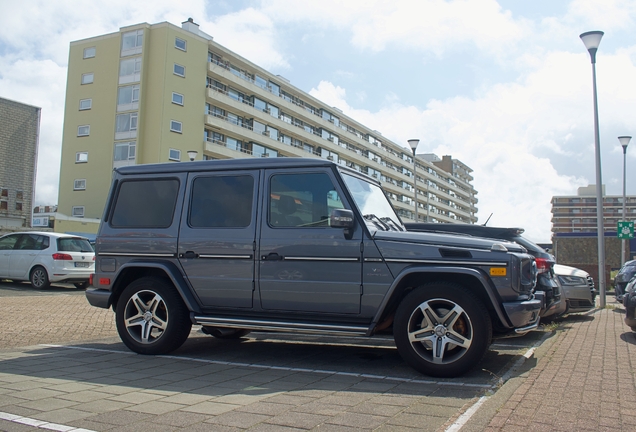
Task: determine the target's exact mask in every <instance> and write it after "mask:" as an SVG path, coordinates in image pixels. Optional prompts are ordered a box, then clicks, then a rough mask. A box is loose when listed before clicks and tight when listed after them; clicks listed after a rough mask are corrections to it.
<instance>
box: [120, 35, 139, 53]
mask: <svg viewBox="0 0 636 432" xmlns="http://www.w3.org/2000/svg"><path fill="white" fill-rule="evenodd" d="M143 39H144V31H143V30H135V31H131V32H127V33H124V34H123V35H122V36H121V55H122V56H127V55H133V54H139V53H140V52H141V46H142V43H143Z"/></svg>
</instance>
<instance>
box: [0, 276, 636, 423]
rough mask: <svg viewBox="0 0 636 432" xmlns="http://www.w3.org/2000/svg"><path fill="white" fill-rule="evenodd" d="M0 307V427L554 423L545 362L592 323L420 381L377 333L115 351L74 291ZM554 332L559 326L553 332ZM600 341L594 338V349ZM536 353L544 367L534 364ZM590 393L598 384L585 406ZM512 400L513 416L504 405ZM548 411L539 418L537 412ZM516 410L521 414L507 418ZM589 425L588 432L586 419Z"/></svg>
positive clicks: (29, 294)
mask: <svg viewBox="0 0 636 432" xmlns="http://www.w3.org/2000/svg"><path fill="white" fill-rule="evenodd" d="M0 304H1V308H0V309H1V310H2V314H0V324H1V326H2V330H3V331H2V332H1V333H0V430H8V431H13V430H16V431H17V430H19V431H23V430H44V429H49V430H51V429H53V430H93V431H102V430H108V431H111V430H112V431H126V430H160V431H163V430H165V431H172V430H195V431H196V430H206V431H207V430H228V431H233V430H245V429H249V430H255V431H260V430H314V429H315V430H342V431H346V430H425V431H426V430H431V431H438V430H439V431H443V430H459V427H460V426H462V425H463V428H462V430H483V429H484V428H486V427H488V426H489V425H490V427H491V428H493V427H494V429H492V430H498V429H497V427H496V426H497V425H498V424H500V423H501V425H500V426H501V427H502V428H503V429H505V428H507V427H510V426H514V425H515V422H518V421H519V419H522V420H523V421H525V422H526V423H524V424H525V425H526V428H527V429H526V430H533V429H532V428H530V425H531V424H532V423H531V422H532V419H533V418H535V417H536V418H539V420H541V419H542V418H545V419H552V420H553V422H556V423H554V424H557V423H558V421H559V419H558V417H555V415H556V413H558V412H561V409H560V408H559V409H557V405H558V404H559V403H560V402H559V401H558V398H556V399H555V396H558V395H559V394H560V395H561V396H559V397H560V398H562V399H563V398H564V397H567V396H564V395H563V388H562V387H564V386H569V385H571V384H570V383H571V381H570V378H571V377H569V376H568V379H567V380H565V381H564V379H563V378H562V379H559V377H558V374H557V375H555V373H553V372H549V371H550V369H551V367H554V366H555V364H556V363H554V362H552V359H554V360H555V361H557V362H559V361H560V362H565V361H566V360H565V357H563V356H562V355H561V356H559V355H558V353H559V351H558V350H559V349H561V350H562V349H563V346H564V344H566V343H569V342H568V339H567V336H566V335H568V334H572V335H574V334H576V335H578V336H577V337H578V338H580V337H581V336H582V333H581V332H583V329H585V328H587V327H589V326H590V325H592V324H593V323H594V322H598V321H599V320H598V318H600V316H599V317H597V316H594V315H593V314H590V315H588V316H585V315H574V316H571V317H568V318H565V319H563V320H562V321H561V322H559V323H557V324H555V325H553V326H549V327H548V328H543V330H542V331H534V332H531V333H529V334H528V335H526V336H524V337H520V338H513V339H504V340H498V341H495V343H493V345H492V346H491V349H490V351H489V353H488V354H487V356H486V358H485V359H484V361H483V362H482V363H481V364H480V365H479V366H478V367H477V368H476V369H475V370H474V371H472V372H471V373H469V374H467V375H464V376H462V377H460V378H454V379H433V378H430V377H427V376H424V375H421V374H419V373H417V372H415V371H413V370H412V369H411V368H410V367H408V366H407V365H406V364H405V363H404V362H403V361H402V359H401V358H400V356H399V355H398V353H397V350H396V349H395V346H394V345H393V342H392V340H391V339H386V338H381V339H376V338H373V339H368V338H347V339H343V338H330V337H322V336H320V337H317V336H298V335H288V334H280V333H260V332H254V333H251V334H249V335H248V336H247V337H246V338H244V339H242V340H238V341H231V340H230V341H228V340H219V339H215V338H213V337H211V336H207V335H205V334H203V333H201V332H200V331H199V329H198V328H193V331H192V334H191V336H190V338H189V339H188V341H187V342H186V343H185V344H184V345H183V346H182V347H181V348H180V349H179V350H177V351H175V352H173V353H172V354H171V355H166V356H155V357H147V356H140V355H136V354H133V353H131V352H130V351H129V350H128V349H126V348H125V347H124V346H123V344H122V343H121V342H120V340H119V338H118V336H117V334H116V330H115V326H114V319H113V314H112V312H111V311H109V310H108V311H107V310H100V309H97V308H93V307H90V306H89V305H88V303H87V302H86V299H85V298H84V293H83V291H81V290H76V289H75V288H73V287H72V286H57V287H52V288H51V289H49V290H47V291H45V292H43V291H37V290H34V289H33V288H32V287H31V286H30V285H29V284H7V283H3V284H1V285H0ZM601 312H602V314H604V315H603V316H605V315H607V316H608V317H609V318H611V319H612V320H613V321H612V322H618V324H616V323H615V324H613V326H614V327H615V330H616V331H619V332H620V331H623V330H627V329H626V328H621V327H620V321H617V319H616V317H615V316H616V315H620V311H618V310H610V309H607V310H602V311H601ZM618 319H619V320H620V317H618ZM608 322H609V321H608ZM557 325H560V328H561V329H562V331H561V330H558V331H554V330H555V328H556V327H557ZM623 327H624V325H623ZM570 332H572V333H570ZM588 333H589V334H588ZM590 335H591V331H589V330H585V336H586V337H590ZM630 337H631V338H632V339H633V336H631V333H630V332H626V331H625V332H624V333H622V334H621V336H620V337H618V338H617V339H618V340H617V341H616V343H614V345H615V346H614V358H613V359H607V362H605V361H604V360H603V359H604V357H603V356H604V353H602V352H600V353H599V352H597V353H594V354H591V355H592V357H590V358H592V359H597V360H599V359H601V360H603V364H611V363H610V362H614V361H616V360H617V359H619V358H622V356H623V353H626V354H628V353H629V350H633V349H634V342H636V341H630ZM561 339H563V340H562V341H561V342H559V341H560V340H561ZM555 342H556V343H555ZM610 342H611V340H609V339H608V340H607V341H604V345H605V347H606V348H610ZM578 345H585V344H581V343H579V344H578ZM573 346H575V345H573V344H572V343H569V345H568V346H567V348H568V349H570V350H571V349H574V348H572V347H573ZM625 348H627V350H625ZM579 349H581V348H580V347H579ZM524 355H525V357H524ZM582 357H583V356H582V355H581V354H577V358H582ZM543 358H547V360H546V361H547V362H548V363H542V364H543V366H541V367H537V365H538V364H539V363H538V362H539V360H541V359H543ZM627 361H629V359H627ZM568 363H572V362H568ZM572 367H573V365H572ZM603 367H604V368H605V366H603ZM602 370H604V369H602ZM595 371H596V372H598V368H597V369H594V370H592V369H588V370H587V371H577V370H576V369H574V370H572V369H570V370H569V373H570V374H575V375H576V374H578V375H577V376H578V377H579V378H580V383H581V386H584V385H585V386H584V387H581V390H582V391H583V389H586V388H587V384H585V383H586V381H587V379H588V378H589V377H588V376H587V374H588V373H590V374H592V375H594V373H596V372H595ZM539 372H540V374H539V375H537V376H536V377H534V378H533V376H534V375H533V374H536V373H539ZM608 372H609V371H608ZM546 378H547V381H546ZM595 379H596V380H597V381H596V384H597V385H598V386H599V388H600V387H604V386H605V385H603V386H601V385H600V381H599V380H600V377H596V378H595ZM614 381H616V379H615V380H614ZM627 381H628V382H627V383H626V384H625V385H631V389H632V390H631V394H630V395H629V397H628V398H627V399H626V400H627V401H629V400H631V399H630V397H633V395H634V394H636V392H634V391H633V388H634V381H633V377H632V376H630V378H629V379H628V380H627ZM528 382H530V383H542V384H541V385H545V386H546V387H545V389H544V393H545V394H544V397H543V398H539V399H541V400H543V402H541V400H540V401H538V402H537V401H536V400H535V399H536V398H534V397H532V387H528V385H529V384H528ZM520 391H523V392H524V395H526V396H525V397H526V398H529V399H530V400H531V402H534V403H536V408H535V409H534V410H533V411H532V412H533V413H534V414H533V415H530V411H529V410H528V408H527V407H524V406H525V405H522V404H526V403H529V402H526V400H525V399H524V398H519V397H516V395H517V393H519V392H520ZM585 391H587V390H585ZM582 394H589V393H585V392H583V393H582ZM602 394H603V393H602V389H600V390H599V393H598V394H597V395H596V396H598V398H599V399H597V400H600V395H602ZM528 395H530V396H528ZM577 397H578V395H577ZM612 397H613V398H614V399H616V405H615V406H613V407H612V408H611V410H612V412H614V411H617V412H618V413H620V407H619V408H616V407H617V406H619V405H620V404H618V399H617V398H615V397H614V396H612ZM515 399H518V400H517V401H516V403H517V404H519V406H520V407H517V408H516V409H510V408H507V407H508V406H509V405H510V404H511V403H515ZM614 399H612V401H613V400H614ZM546 401H547V402H546ZM546 404H547V405H546ZM608 404H609V402H608ZM550 406H551V407H552V410H549V409H547V408H546V407H550ZM608 406H610V405H608ZM632 406H633V405H632ZM599 407H600V404H599ZM570 408H572V406H570ZM519 409H525V410H526V411H521V413H523V415H521V414H520V412H519V411H518V410H519ZM570 411H572V410H571V409H570ZM570 411H568V412H570ZM587 411H590V410H589V408H588V409H587ZM592 411H594V410H592ZM548 412H551V413H552V414H550V415H548V414H545V413H548ZM515 413H516V414H515ZM542 413H543V414H542ZM540 414H541V415H540ZM503 416H507V417H505V418H504V417H503ZM617 417H618V418H619V419H621V420H620V421H621V422H625V423H619V424H618V427H615V428H614V429H613V430H621V428H623V424H626V425H629V424H630V423H629V422H630V421H631V420H630V418H634V417H629V414H627V413H625V419H624V420H623V419H622V417H620V415H617ZM546 421H547V420H546ZM511 422H512V424H511ZM567 424H568V423H563V425H567ZM569 424H570V425H571V426H572V425H577V424H578V423H577V421H576V420H575V421H574V423H572V422H570V423H569ZM590 424H592V423H590ZM593 424H594V425H595V427H599V426H600V423H599V420H598V419H597V420H596V422H595V423H593ZM633 425H636V421H635V422H634V424H633ZM544 426H547V425H544ZM516 427H517V430H524V427H520V425H518V424H517V425H516ZM583 429H585V428H583ZM547 430H581V429H567V428H565V429H559V428H553V429H549V428H548V429H547ZM595 430H599V429H595ZM623 430H631V427H629V428H623Z"/></svg>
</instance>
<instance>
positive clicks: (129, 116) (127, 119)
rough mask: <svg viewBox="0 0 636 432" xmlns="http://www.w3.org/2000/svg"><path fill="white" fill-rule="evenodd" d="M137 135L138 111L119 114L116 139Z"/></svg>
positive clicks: (116, 121) (116, 123) (116, 122)
mask: <svg viewBox="0 0 636 432" xmlns="http://www.w3.org/2000/svg"><path fill="white" fill-rule="evenodd" d="M136 136H137V113H136V112H133V113H126V114H118V115H117V117H115V139H126V138H135V137H136Z"/></svg>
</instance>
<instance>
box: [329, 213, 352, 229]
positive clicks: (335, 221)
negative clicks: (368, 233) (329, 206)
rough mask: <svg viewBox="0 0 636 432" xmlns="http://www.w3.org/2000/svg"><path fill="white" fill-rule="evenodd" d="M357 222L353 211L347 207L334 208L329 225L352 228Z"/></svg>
mask: <svg viewBox="0 0 636 432" xmlns="http://www.w3.org/2000/svg"><path fill="white" fill-rule="evenodd" d="M354 223H355V218H354V217H353V212H352V211H351V210H347V209H334V210H332V212H331V217H330V219H329V226H330V227H332V228H345V229H351V228H353V225H354Z"/></svg>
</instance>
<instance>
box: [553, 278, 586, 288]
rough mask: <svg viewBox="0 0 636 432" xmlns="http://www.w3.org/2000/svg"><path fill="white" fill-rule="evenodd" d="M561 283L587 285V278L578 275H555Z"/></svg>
mask: <svg viewBox="0 0 636 432" xmlns="http://www.w3.org/2000/svg"><path fill="white" fill-rule="evenodd" d="M557 277H558V278H559V282H561V285H585V286H587V280H585V279H583V278H582V277H578V276H557Z"/></svg>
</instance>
